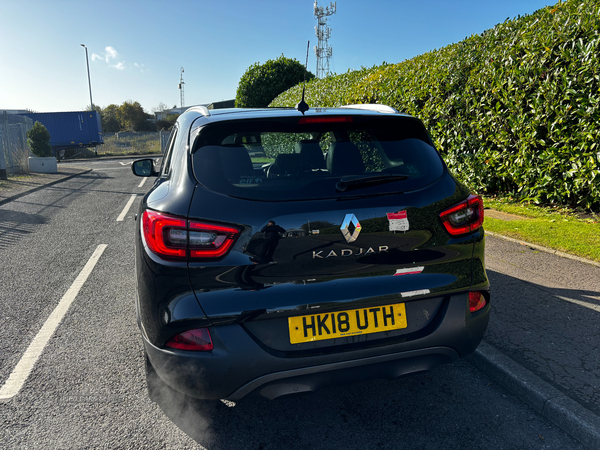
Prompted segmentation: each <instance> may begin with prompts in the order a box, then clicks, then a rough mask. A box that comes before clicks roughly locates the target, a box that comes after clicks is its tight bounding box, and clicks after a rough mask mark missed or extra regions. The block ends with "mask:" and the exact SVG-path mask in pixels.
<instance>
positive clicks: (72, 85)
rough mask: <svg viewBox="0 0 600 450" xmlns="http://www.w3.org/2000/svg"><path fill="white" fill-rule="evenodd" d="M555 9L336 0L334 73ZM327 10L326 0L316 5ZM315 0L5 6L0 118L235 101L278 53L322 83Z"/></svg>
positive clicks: (521, 3)
mask: <svg viewBox="0 0 600 450" xmlns="http://www.w3.org/2000/svg"><path fill="white" fill-rule="evenodd" d="M557 1H558V0H549V1H546V0H500V1H498V0H363V1H359V0H337V12H336V14H334V15H331V16H329V17H328V26H329V27H330V28H331V30H332V31H331V38H330V40H329V45H330V46H331V47H332V49H333V50H332V52H333V56H332V58H331V59H330V70H331V71H332V72H334V73H338V74H341V73H345V72H347V71H348V70H352V69H359V68H361V67H372V66H374V65H379V64H381V63H383V62H384V61H385V62H388V63H398V62H401V61H404V60H406V59H410V58H412V57H414V56H417V55H419V54H422V53H425V52H428V51H431V50H434V49H437V48H442V47H445V46H446V45H449V44H452V43H455V42H459V41H461V40H463V39H464V38H465V37H467V36H471V35H472V34H477V33H482V32H483V31H484V30H487V29H489V28H493V27H494V25H496V24H498V23H501V22H504V21H505V20H506V19H507V18H511V19H512V18H514V17H516V16H518V15H525V14H531V13H532V12H534V11H536V10H538V9H540V8H543V7H544V6H546V5H552V4H554V3H556V2H557ZM329 4H330V2H329V1H328V2H325V1H324V0H319V6H321V7H326V6H329ZM313 6H314V0H252V1H251V0H170V1H156V0H145V1H143V2H142V1H137V0H136V1H134V0H120V1H113V0H103V1H99V2H91V1H86V0H78V1H71V0H52V1H48V0H28V1H26V2H25V1H22V0H0V110H1V109H30V110H33V111H36V112H53V111H80V110H83V109H85V108H86V107H87V106H88V105H89V104H90V92H89V87H88V76H87V67H86V55H85V49H84V48H83V47H81V46H80V44H85V45H86V47H87V49H88V59H89V67H90V77H91V86H92V100H93V103H94V105H99V106H101V107H103V108H104V107H106V106H108V105H109V104H112V103H114V104H117V105H120V104H122V103H123V102H124V101H127V100H132V101H138V102H139V103H140V104H141V105H142V107H143V108H144V109H145V110H146V111H147V112H152V110H153V109H156V108H157V107H158V105H159V104H160V103H164V104H166V105H167V106H168V107H169V108H170V107H173V106H178V107H179V106H181V102H180V91H179V89H178V85H179V80H180V76H181V75H182V74H181V68H183V70H184V72H183V81H184V105H185V106H192V105H198V104H208V103H211V102H214V101H220V100H229V99H233V98H235V94H236V90H237V86H238V82H239V80H240V78H241V76H242V75H243V74H244V72H245V71H246V70H247V69H248V67H250V66H251V65H252V64H254V63H256V62H259V63H264V62H266V61H267V60H269V59H276V58H277V57H279V56H280V55H282V54H283V55H284V56H286V57H288V58H293V59H296V60H298V61H300V62H301V63H302V64H304V63H305V60H306V46H307V42H308V41H310V47H311V50H310V54H309V60H308V69H309V70H310V71H311V72H313V73H315V74H316V64H317V62H316V57H315V54H314V50H313V47H314V46H316V45H317V38H316V36H315V26H316V25H317V21H316V19H315V17H314V8H313Z"/></svg>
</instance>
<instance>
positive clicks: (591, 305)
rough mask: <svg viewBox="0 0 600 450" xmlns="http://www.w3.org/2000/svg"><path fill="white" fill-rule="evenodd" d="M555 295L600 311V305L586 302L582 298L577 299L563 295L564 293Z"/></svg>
mask: <svg viewBox="0 0 600 450" xmlns="http://www.w3.org/2000/svg"><path fill="white" fill-rule="evenodd" d="M555 297H557V298H560V299H561V300H564V301H566V302H570V303H574V304H575V305H579V306H583V307H585V308H589V309H591V310H592V311H596V312H600V306H598V305H594V304H593V303H588V302H584V301H581V300H576V299H574V298H568V297H563V296H562V295H556V296H555Z"/></svg>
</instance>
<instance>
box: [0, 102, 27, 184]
mask: <svg viewBox="0 0 600 450" xmlns="http://www.w3.org/2000/svg"><path fill="white" fill-rule="evenodd" d="M31 127H33V121H32V120H31V119H30V118H29V117H25V116H18V115H15V114H8V113H7V112H5V111H3V112H0V177H2V176H3V175H4V176H5V175H6V174H11V175H12V174H14V173H26V172H29V162H28V158H29V146H28V145H27V131H29V130H30V129H31Z"/></svg>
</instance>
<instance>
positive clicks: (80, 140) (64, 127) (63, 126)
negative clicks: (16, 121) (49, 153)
mask: <svg viewBox="0 0 600 450" xmlns="http://www.w3.org/2000/svg"><path fill="white" fill-rule="evenodd" d="M21 115H22V116H27V117H29V118H31V120H33V123H35V122H40V123H41V124H42V125H44V126H45V127H46V129H47V130H48V132H49V133H50V145H51V146H52V149H53V150H54V151H55V152H56V151H57V150H65V149H68V148H79V147H95V146H97V145H101V144H104V138H103V135H102V122H101V120H100V114H98V111H69V112H48V113H27V114H21Z"/></svg>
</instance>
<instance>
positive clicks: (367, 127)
mask: <svg viewBox="0 0 600 450" xmlns="http://www.w3.org/2000/svg"><path fill="white" fill-rule="evenodd" d="M192 158H193V167H194V173H195V176H196V178H197V180H198V181H199V182H200V183H201V184H202V185H204V186H205V187H207V188H208V189H211V190H214V191H217V192H220V193H223V194H227V195H231V196H235V197H240V198H245V199H251V200H262V201H286V200H309V199H326V198H336V197H343V196H355V195H377V194H379V193H392V192H406V191H410V190H414V189H420V188H422V187H424V186H426V185H428V184H430V183H432V182H434V181H435V180H436V179H438V178H439V177H440V176H441V175H442V173H443V171H444V164H443V162H442V160H441V158H440V156H439V154H438V153H437V151H436V150H435V149H434V148H433V147H432V146H431V144H430V140H429V137H428V135H427V132H426V130H425V128H424V126H423V124H422V123H421V122H420V121H419V120H417V119H414V118H411V117H403V116H395V117H381V116H356V115H348V116H344V115H340V116H306V117H299V118H296V117H294V118H279V119H268V120H266V119H265V120H262V119H258V120H257V119H253V120H231V121H220V122H216V123H212V124H208V125H206V126H204V127H202V128H201V129H200V130H199V132H198V134H197V136H196V139H195V143H194V148H193V155H192ZM356 180H358V181H356ZM340 181H341V182H348V181H350V182H351V184H349V183H348V184H347V186H348V188H345V187H340V186H341V185H340Z"/></svg>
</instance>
